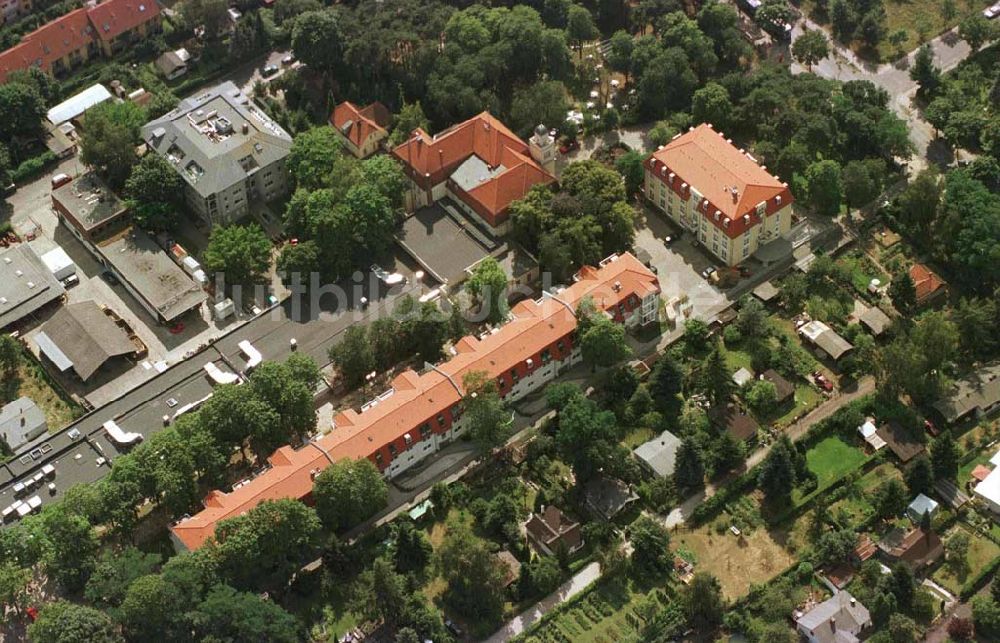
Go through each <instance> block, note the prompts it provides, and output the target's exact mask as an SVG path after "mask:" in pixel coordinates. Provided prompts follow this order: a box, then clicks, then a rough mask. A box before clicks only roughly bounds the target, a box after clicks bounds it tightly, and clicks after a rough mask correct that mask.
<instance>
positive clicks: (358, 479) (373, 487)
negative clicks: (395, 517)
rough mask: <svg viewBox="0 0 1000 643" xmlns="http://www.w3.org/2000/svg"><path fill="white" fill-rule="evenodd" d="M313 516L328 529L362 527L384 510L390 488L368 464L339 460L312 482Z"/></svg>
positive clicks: (372, 465) (363, 460) (362, 460)
mask: <svg viewBox="0 0 1000 643" xmlns="http://www.w3.org/2000/svg"><path fill="white" fill-rule="evenodd" d="M312 495H313V499H314V500H315V501H316V513H317V514H319V517H320V520H322V521H323V524H324V525H326V526H327V528H329V529H333V530H338V531H342V530H345V529H349V528H351V527H354V526H355V525H359V524H361V523H362V522H363V521H365V520H367V519H368V518H370V517H372V516H374V515H375V514H376V513H377V512H378V511H380V510H381V509H383V508H384V507H385V506H386V503H387V502H388V500H389V488H388V486H387V485H386V482H385V478H383V477H382V473H381V472H380V471H379V470H378V468H377V467H376V466H375V465H374V464H373V463H372V461H371V460H368V459H366V458H361V459H360V460H346V459H344V460H338V461H337V462H335V463H334V464H331V465H330V466H328V467H327V468H326V469H323V471H322V472H320V474H319V475H318V476H316V480H315V482H313V494H312Z"/></svg>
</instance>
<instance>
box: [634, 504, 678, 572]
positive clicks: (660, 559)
mask: <svg viewBox="0 0 1000 643" xmlns="http://www.w3.org/2000/svg"><path fill="white" fill-rule="evenodd" d="M631 532H632V537H631V539H632V548H633V551H632V562H633V563H634V564H635V565H638V566H639V568H640V569H644V570H646V571H648V572H653V573H661V574H662V573H665V572H667V571H670V568H671V567H672V566H673V556H672V554H671V553H670V547H669V545H670V532H668V531H667V528H666V527H664V526H663V525H661V524H660V523H658V522H656V521H655V520H653V519H652V518H650V517H649V516H640V517H639V519H638V520H636V521H635V522H634V523H632V527H631Z"/></svg>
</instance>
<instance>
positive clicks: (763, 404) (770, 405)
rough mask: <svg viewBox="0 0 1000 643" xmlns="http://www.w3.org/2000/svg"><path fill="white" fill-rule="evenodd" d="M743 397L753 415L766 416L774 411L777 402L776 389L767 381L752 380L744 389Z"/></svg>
mask: <svg viewBox="0 0 1000 643" xmlns="http://www.w3.org/2000/svg"><path fill="white" fill-rule="evenodd" d="M744 396H745V397H746V401H747V405H749V406H750V408H751V409H753V410H754V412H755V413H758V414H760V415H763V416H766V415H768V414H769V413H771V412H772V411H774V407H775V405H776V404H777V402H778V389H777V388H776V387H775V386H774V384H773V383H772V382H769V381H767V380H754V381H753V382H751V383H750V384H749V385H748V386H747V387H746V390H745V391H744Z"/></svg>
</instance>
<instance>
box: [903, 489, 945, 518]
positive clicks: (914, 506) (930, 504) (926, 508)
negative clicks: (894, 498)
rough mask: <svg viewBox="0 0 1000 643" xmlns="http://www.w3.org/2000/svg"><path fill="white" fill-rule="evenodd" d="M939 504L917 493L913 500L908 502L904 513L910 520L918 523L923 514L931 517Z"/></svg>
mask: <svg viewBox="0 0 1000 643" xmlns="http://www.w3.org/2000/svg"><path fill="white" fill-rule="evenodd" d="M939 506H940V505H938V501H937V500H934V499H933V498H928V497H927V496H925V495H924V494H922V493H919V494H917V497H916V498H914V499H913V502H911V503H910V506H909V507H907V508H906V515H907V516H909V518H910V520H912V521H913V522H914V523H916V524H918V525H919V524H920V521H921V520H923V517H924V514H929V515H930V517H931V518H933V517H934V514H936V513H937V510H938V507H939Z"/></svg>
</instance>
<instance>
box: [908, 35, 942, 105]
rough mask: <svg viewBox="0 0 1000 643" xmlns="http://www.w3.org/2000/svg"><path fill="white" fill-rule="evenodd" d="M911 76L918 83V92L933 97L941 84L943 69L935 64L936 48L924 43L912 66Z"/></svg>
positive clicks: (924, 96) (923, 95)
mask: <svg viewBox="0 0 1000 643" xmlns="http://www.w3.org/2000/svg"><path fill="white" fill-rule="evenodd" d="M910 78H911V79H912V80H913V81H914V82H916V83H917V85H918V89H917V94H918V95H919V96H921V97H922V98H930V97H933V96H934V94H935V93H936V92H937V89H938V87H939V86H940V85H941V70H940V69H938V67H937V66H936V65H935V64H934V50H933V49H931V47H930V45H924V46H923V47H921V48H920V49H918V50H917V55H916V56H914V58H913V66H912V67H910Z"/></svg>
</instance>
